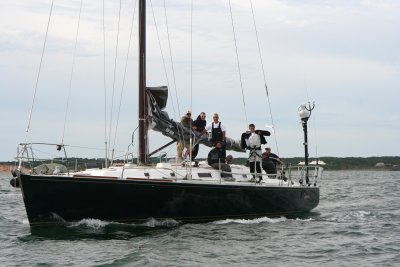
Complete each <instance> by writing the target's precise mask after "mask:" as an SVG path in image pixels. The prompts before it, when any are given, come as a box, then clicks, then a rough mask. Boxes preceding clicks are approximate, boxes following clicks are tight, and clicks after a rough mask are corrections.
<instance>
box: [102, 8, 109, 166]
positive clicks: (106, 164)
mask: <svg viewBox="0 0 400 267" xmlns="http://www.w3.org/2000/svg"><path fill="white" fill-rule="evenodd" d="M104 1H105V0H103V87H104V145H105V157H104V161H105V162H104V164H105V167H106V168H107V167H108V144H107V86H106V27H105V14H104V12H105V6H104Z"/></svg>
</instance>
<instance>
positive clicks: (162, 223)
mask: <svg viewBox="0 0 400 267" xmlns="http://www.w3.org/2000/svg"><path fill="white" fill-rule="evenodd" d="M141 225H142V226H146V227H157V226H176V225H178V222H177V221H175V220H173V219H165V220H161V221H159V220H156V219H154V218H150V219H148V220H147V221H146V222H145V223H143V224H141Z"/></svg>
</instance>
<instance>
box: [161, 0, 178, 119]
mask: <svg viewBox="0 0 400 267" xmlns="http://www.w3.org/2000/svg"><path fill="white" fill-rule="evenodd" d="M164 13H165V24H166V27H167V37H168V48H169V56H170V61H171V68H172V78H173V79H172V80H173V83H174V90H175V97H176V103H177V108H178V114H179V116H180V114H181V111H180V107H179V100H178V92H177V91H178V90H177V88H176V78H175V68H174V61H173V60H172V48H171V39H170V34H169V27H168V16H167V7H166V4H165V0H164Z"/></svg>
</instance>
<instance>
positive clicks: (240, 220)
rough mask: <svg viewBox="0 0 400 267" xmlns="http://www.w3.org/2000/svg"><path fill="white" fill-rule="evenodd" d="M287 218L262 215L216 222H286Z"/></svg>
mask: <svg viewBox="0 0 400 267" xmlns="http://www.w3.org/2000/svg"><path fill="white" fill-rule="evenodd" d="M286 220H287V219H286V218H285V217H279V218H268V217H261V218H256V219H226V220H221V221H215V222H214V223H215V224H229V223H239V224H259V223H265V222H266V223H279V222H284V221H286Z"/></svg>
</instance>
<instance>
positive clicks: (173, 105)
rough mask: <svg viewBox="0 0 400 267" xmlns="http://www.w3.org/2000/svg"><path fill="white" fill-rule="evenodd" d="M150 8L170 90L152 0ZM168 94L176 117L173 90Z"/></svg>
mask: <svg viewBox="0 0 400 267" xmlns="http://www.w3.org/2000/svg"><path fill="white" fill-rule="evenodd" d="M150 6H151V11H152V14H153V20H154V25H155V28H156V33H157V39H158V46H159V47H160V53H161V59H162V62H163V66H164V74H165V78H166V80H167V86H168V88H169V87H170V83H169V78H168V73H167V65H166V63H165V58H164V52H163V49H162V45H161V40H160V34H159V32H158V25H157V21H156V17H155V14H154V9H153V2H152V1H151V0H150ZM168 93H169V94H170V97H171V103H172V110H173V112H174V116H176V111H175V104H174V98H173V97H172V94H171V90H168Z"/></svg>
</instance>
